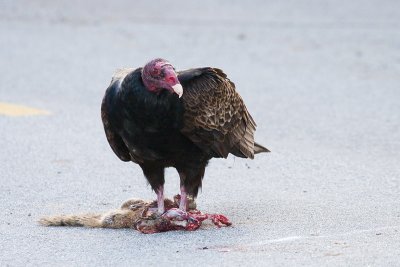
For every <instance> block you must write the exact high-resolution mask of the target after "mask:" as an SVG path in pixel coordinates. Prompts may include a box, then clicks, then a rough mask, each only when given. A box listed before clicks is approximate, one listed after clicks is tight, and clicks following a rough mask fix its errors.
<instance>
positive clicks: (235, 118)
mask: <svg viewBox="0 0 400 267" xmlns="http://www.w3.org/2000/svg"><path fill="white" fill-rule="evenodd" d="M182 88H183V94H182ZM175 93H176V94H175ZM178 95H179V96H182V97H181V98H179V97H178ZM101 115H102V120H103V124H104V129H105V133H106V136H107V140H108V142H109V144H110V146H111V148H112V149H113V151H114V152H115V154H116V155H117V156H118V157H119V158H120V159H121V160H123V161H133V162H136V163H138V164H139V165H140V166H141V168H142V170H143V173H144V175H145V176H146V178H147V180H148V181H149V183H150V185H151V186H152V188H153V189H154V190H155V191H156V192H157V195H158V202H159V204H160V205H159V212H163V211H164V207H163V205H162V204H163V184H164V168H166V167H175V168H176V169H177V171H178V173H179V175H180V179H181V195H182V199H181V205H180V208H181V209H184V210H186V207H187V198H186V196H187V195H189V196H192V197H196V196H197V193H198V189H199V187H200V186H201V181H202V178H203V176H204V171H205V167H206V165H207V163H208V161H209V160H210V159H211V158H213V157H223V158H226V157H227V156H228V154H229V153H231V154H233V155H236V156H238V157H244V158H254V154H256V153H261V152H268V149H266V148H265V147H263V146H261V145H259V144H257V143H255V142H254V132H255V129H256V123H255V122H254V120H253V118H252V117H251V115H250V114H249V112H248V110H247V108H246V106H245V105H244V103H243V100H242V98H241V97H240V95H239V94H238V93H237V92H236V90H235V85H234V84H233V82H231V81H230V80H229V79H228V78H227V76H226V74H225V73H223V71H222V70H220V69H216V68H209V67H207V68H197V69H190V70H186V71H182V72H178V74H176V72H175V70H174V69H173V67H172V65H171V64H170V63H168V62H167V61H165V60H163V59H155V60H153V61H151V62H149V63H148V64H146V66H145V67H144V68H143V69H142V68H139V69H136V70H133V69H124V70H120V71H118V72H117V73H116V74H115V75H114V77H113V79H112V81H111V84H110V86H109V88H108V89H107V91H106V94H105V96H104V99H103V103H102V107H101Z"/></svg>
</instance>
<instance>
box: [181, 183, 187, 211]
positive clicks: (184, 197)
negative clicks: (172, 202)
mask: <svg viewBox="0 0 400 267" xmlns="http://www.w3.org/2000/svg"><path fill="white" fill-rule="evenodd" d="M187 204H188V198H187V193H186V189H185V187H184V186H183V185H182V186H181V200H180V202H179V209H180V210H183V211H186V210H187Z"/></svg>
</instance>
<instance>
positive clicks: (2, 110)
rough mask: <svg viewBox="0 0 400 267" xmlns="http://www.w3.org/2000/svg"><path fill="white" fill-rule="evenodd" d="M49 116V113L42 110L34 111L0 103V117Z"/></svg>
mask: <svg viewBox="0 0 400 267" xmlns="http://www.w3.org/2000/svg"><path fill="white" fill-rule="evenodd" d="M49 114H50V112H48V111H46V110H42V109H36V108H30V107H26V106H21V105H14V104H9V103H4V102H0V115H6V116H11V117H17V116H35V115H49Z"/></svg>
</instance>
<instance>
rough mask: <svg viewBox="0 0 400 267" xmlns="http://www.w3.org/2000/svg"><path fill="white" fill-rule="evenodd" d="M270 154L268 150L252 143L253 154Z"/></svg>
mask: <svg viewBox="0 0 400 267" xmlns="http://www.w3.org/2000/svg"><path fill="white" fill-rule="evenodd" d="M263 152H271V151H270V150H269V149H268V148H266V147H264V146H262V145H260V144H257V143H256V142H254V154H258V153H263Z"/></svg>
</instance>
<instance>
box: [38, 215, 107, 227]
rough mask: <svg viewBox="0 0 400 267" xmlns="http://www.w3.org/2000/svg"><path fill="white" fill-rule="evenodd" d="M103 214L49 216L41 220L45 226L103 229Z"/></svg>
mask: <svg viewBox="0 0 400 267" xmlns="http://www.w3.org/2000/svg"><path fill="white" fill-rule="evenodd" d="M101 217H102V215H101V214H93V213H87V214H81V215H56V216H47V217H43V218H41V219H40V220H39V223H40V224H41V225H44V226H86V227H103V224H102V219H101Z"/></svg>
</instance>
